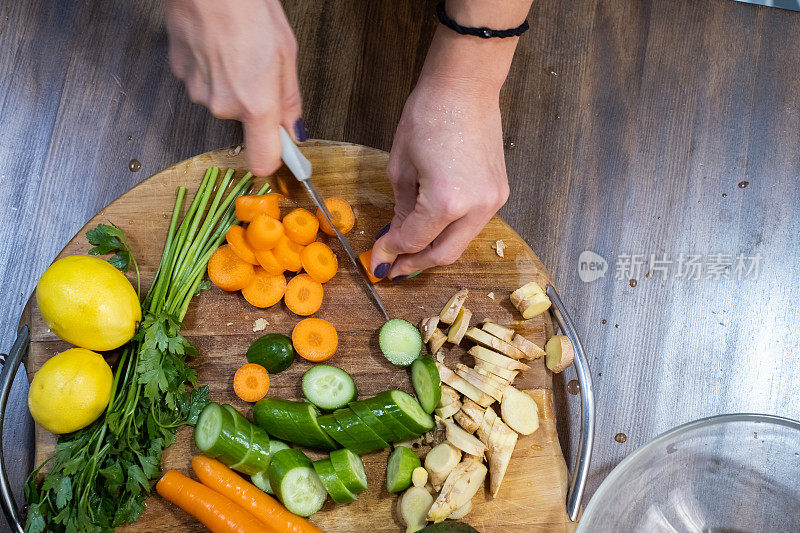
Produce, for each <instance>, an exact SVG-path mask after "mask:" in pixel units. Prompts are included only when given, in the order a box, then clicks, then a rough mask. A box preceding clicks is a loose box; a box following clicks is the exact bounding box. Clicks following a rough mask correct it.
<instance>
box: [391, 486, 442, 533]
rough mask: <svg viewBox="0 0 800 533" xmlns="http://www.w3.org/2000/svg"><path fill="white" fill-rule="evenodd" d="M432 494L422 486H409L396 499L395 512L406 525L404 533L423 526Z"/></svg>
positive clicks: (413, 531)
mask: <svg viewBox="0 0 800 533" xmlns="http://www.w3.org/2000/svg"><path fill="white" fill-rule="evenodd" d="M432 505H433V496H431V493H430V492H428V491H427V489H425V488H424V487H416V486H414V487H411V488H409V489H408V490H407V491H405V492H404V493H403V495H402V496H400V498H399V499H398V500H397V514H399V515H400V518H401V520H402V521H403V524H405V526H406V533H416V532H417V531H420V530H422V529H424V528H425V526H426V524H427V517H428V513H429V512H430V509H431V506H432Z"/></svg>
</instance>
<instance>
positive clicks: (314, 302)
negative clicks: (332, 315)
mask: <svg viewBox="0 0 800 533" xmlns="http://www.w3.org/2000/svg"><path fill="white" fill-rule="evenodd" d="M322 294H323V290H322V284H321V283H320V282H319V281H317V280H315V279H314V278H312V277H311V276H309V275H308V274H300V275H298V276H295V277H293V278H292V279H291V280H289V283H287V284H286V294H285V295H284V296H283V301H284V302H286V307H288V308H289V311H291V312H292V313H294V314H296V315H300V316H308V315H313V314H314V313H316V312H317V311H318V310H319V308H320V306H322Z"/></svg>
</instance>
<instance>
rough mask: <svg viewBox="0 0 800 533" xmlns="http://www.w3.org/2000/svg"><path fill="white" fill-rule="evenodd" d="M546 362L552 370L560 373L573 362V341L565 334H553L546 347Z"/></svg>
mask: <svg viewBox="0 0 800 533" xmlns="http://www.w3.org/2000/svg"><path fill="white" fill-rule="evenodd" d="M544 351H545V352H546V354H547V355H546V358H545V363H546V364H547V368H549V369H550V371H551V372H554V373H556V374H558V373H559V372H563V371H564V369H565V368H567V367H568V366H569V365H571V364H572V361H573V360H574V359H575V349H574V348H573V346H572V342H571V341H570V340H569V339H568V338H567V337H565V336H564V335H553V336H552V337H550V340H549V341H547V344H546V345H545V347H544Z"/></svg>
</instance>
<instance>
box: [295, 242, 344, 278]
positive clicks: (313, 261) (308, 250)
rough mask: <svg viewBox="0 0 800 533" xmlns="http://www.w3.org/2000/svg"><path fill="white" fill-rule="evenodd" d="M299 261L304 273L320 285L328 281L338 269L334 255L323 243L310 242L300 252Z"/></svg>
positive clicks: (337, 262) (337, 261)
mask: <svg viewBox="0 0 800 533" xmlns="http://www.w3.org/2000/svg"><path fill="white" fill-rule="evenodd" d="M300 261H302V263H303V269H304V270H305V271H306V273H308V275H309V276H311V277H312V278H314V279H315V280H317V281H319V282H320V283H325V282H326V281H329V280H330V279H331V278H332V277H333V276H335V275H336V270H337V269H338V268H339V260H338V259H336V254H335V253H333V250H331V249H330V247H329V246H328V245H327V244H325V243H323V242H312V243H311V244H309V245H308V246H306V247H305V248H303V251H302V252H300Z"/></svg>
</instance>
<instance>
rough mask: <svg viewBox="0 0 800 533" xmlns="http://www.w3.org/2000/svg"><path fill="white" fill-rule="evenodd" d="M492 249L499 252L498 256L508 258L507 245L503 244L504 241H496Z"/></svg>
mask: <svg viewBox="0 0 800 533" xmlns="http://www.w3.org/2000/svg"><path fill="white" fill-rule="evenodd" d="M492 249H493V250H494V251H495V252H497V255H499V256H500V257H505V256H506V255H505V249H506V243H504V242H503V239H499V240H497V241H495V243H494V244H493V245H492Z"/></svg>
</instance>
